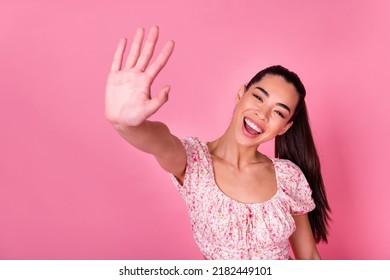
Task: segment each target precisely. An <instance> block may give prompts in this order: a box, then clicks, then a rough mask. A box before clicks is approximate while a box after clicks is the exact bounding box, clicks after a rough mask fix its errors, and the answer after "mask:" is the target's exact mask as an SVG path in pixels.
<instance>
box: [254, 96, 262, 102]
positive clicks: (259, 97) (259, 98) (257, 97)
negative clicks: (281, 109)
mask: <svg viewBox="0 0 390 280" xmlns="http://www.w3.org/2000/svg"><path fill="white" fill-rule="evenodd" d="M253 96H254V97H255V98H256V99H257V100H259V101H261V102H263V98H261V96H259V95H257V94H253Z"/></svg>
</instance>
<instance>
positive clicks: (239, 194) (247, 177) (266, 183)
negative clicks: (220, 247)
mask: <svg viewBox="0 0 390 280" xmlns="http://www.w3.org/2000/svg"><path fill="white" fill-rule="evenodd" d="M213 171H214V180H215V182H216V184H217V186H218V187H219V189H220V190H221V191H222V192H223V193H224V194H225V195H227V196H228V197H230V198H232V199H234V200H237V201H239V202H242V203H258V202H264V201H267V200H269V199H271V198H272V197H273V196H274V195H275V193H276V191H277V179H276V174H275V170H274V167H273V164H272V162H271V163H262V164H253V165H251V166H248V167H246V168H243V169H241V170H239V169H237V168H235V167H233V166H229V165H227V164H224V163H223V162H222V161H220V160H218V159H213Z"/></svg>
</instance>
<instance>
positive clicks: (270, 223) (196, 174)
mask: <svg viewBox="0 0 390 280" xmlns="http://www.w3.org/2000/svg"><path fill="white" fill-rule="evenodd" d="M182 143H183V145H184V147H185V150H186V152H187V168H186V173H185V177H184V182H183V185H181V184H180V183H179V182H178V180H177V179H176V177H175V176H173V175H172V174H170V176H171V178H172V181H173V182H174V184H175V186H176V187H177V189H178V190H179V192H180V194H181V196H182V197H183V199H184V200H185V202H186V205H187V208H188V213H189V216H190V220H191V225H192V232H193V235H194V238H195V241H196V243H197V244H198V246H199V248H200V250H201V251H202V253H203V255H204V256H205V258H206V259H220V260H221V259H226V260H228V259H247V260H248V259H288V258H289V256H290V247H289V237H290V236H291V234H292V233H293V232H294V231H295V222H294V219H293V217H292V216H293V215H299V214H304V213H307V212H310V211H312V210H313V209H314V208H315V205H314V201H313V199H312V197H311V189H310V186H309V184H308V183H307V181H306V178H305V176H304V175H303V173H302V171H301V170H300V169H299V168H298V167H297V166H296V165H295V164H294V163H292V162H291V161H288V160H283V159H272V161H273V163H274V166H275V173H276V178H277V192H276V194H275V195H274V196H273V197H272V198H271V199H270V200H267V201H265V202H261V203H252V204H246V203H241V202H238V201H237V200H234V199H232V198H230V197H228V196H227V195H225V194H224V193H223V192H222V191H221V190H220V189H219V187H218V186H217V185H216V183H215V179H214V171H213V164H212V159H211V155H210V153H209V151H208V147H207V144H206V143H205V142H200V141H199V140H198V139H197V138H193V137H190V138H186V139H183V140H182Z"/></svg>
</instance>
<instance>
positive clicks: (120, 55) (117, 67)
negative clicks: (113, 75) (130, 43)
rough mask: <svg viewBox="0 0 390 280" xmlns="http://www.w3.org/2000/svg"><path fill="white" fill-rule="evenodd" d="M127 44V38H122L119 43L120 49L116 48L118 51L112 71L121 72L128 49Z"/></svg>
mask: <svg viewBox="0 0 390 280" xmlns="http://www.w3.org/2000/svg"><path fill="white" fill-rule="evenodd" d="M126 43H127V40H126V38H122V39H121V40H120V41H119V44H118V47H117V48H116V51H115V55H114V60H113V61H112V65H111V71H119V70H121V66H122V58H123V53H124V51H125V48H126Z"/></svg>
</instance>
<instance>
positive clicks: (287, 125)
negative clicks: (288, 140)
mask: <svg viewBox="0 0 390 280" xmlns="http://www.w3.org/2000/svg"><path fill="white" fill-rule="evenodd" d="M293 123H294V122H289V123H288V124H286V125H285V126H284V127H283V128H282V130H281V131H280V132H279V133H278V135H282V134H284V133H286V131H287V130H288V129H289V128H290V127H291V126H292V125H293Z"/></svg>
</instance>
